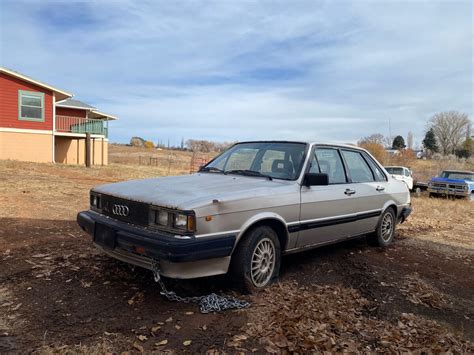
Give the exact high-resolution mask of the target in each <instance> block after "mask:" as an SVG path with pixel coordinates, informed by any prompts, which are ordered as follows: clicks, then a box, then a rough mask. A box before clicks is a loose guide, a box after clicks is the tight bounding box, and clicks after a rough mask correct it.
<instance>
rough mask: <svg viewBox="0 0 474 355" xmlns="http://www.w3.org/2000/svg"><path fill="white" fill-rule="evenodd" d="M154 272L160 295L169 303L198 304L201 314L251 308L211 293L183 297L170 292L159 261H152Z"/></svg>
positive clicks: (234, 299) (240, 302) (236, 300)
mask: <svg viewBox="0 0 474 355" xmlns="http://www.w3.org/2000/svg"><path fill="white" fill-rule="evenodd" d="M151 266H152V272H153V278H154V279H155V282H157V283H158V284H159V285H160V287H161V292H160V294H161V295H163V296H165V297H166V298H167V299H168V301H172V302H182V303H198V304H199V310H200V311H201V313H211V312H221V311H225V310H228V309H243V308H247V307H249V306H250V303H249V302H247V301H244V300H239V299H237V298H235V297H232V296H219V295H217V294H215V293H211V294H209V295H207V296H196V297H181V296H178V295H177V294H176V292H174V291H168V290H167V288H166V286H165V284H164V283H163V280H162V279H161V276H160V264H159V262H158V261H157V260H153V261H152V265H151Z"/></svg>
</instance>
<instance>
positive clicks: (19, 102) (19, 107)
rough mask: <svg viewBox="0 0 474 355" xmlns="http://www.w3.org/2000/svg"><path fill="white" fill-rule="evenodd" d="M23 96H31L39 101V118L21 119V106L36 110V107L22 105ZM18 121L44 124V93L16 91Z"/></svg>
mask: <svg viewBox="0 0 474 355" xmlns="http://www.w3.org/2000/svg"><path fill="white" fill-rule="evenodd" d="M24 95H25V96H33V97H37V98H40V99H41V117H22V116H21V107H22V106H26V107H35V108H38V106H28V105H22V103H21V99H22V97H23V96H24ZM18 119H19V120H20V121H33V122H44V93H42V92H36V91H26V90H18Z"/></svg>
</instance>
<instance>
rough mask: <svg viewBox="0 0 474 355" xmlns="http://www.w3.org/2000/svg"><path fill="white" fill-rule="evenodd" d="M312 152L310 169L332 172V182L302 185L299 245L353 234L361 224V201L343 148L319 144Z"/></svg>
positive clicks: (319, 242)
mask: <svg viewBox="0 0 474 355" xmlns="http://www.w3.org/2000/svg"><path fill="white" fill-rule="evenodd" d="M311 154H312V162H311V167H310V172H312V173H325V174H328V177H329V185H328V186H311V187H307V186H302V187H301V211H300V224H299V231H300V233H299V236H298V241H297V247H306V246H311V245H317V244H324V243H328V242H331V241H334V240H338V239H342V238H345V237H349V236H350V235H351V234H352V232H353V231H354V229H355V228H356V227H357V225H356V224H357V221H356V220H355V219H354V216H355V214H356V213H357V211H358V207H357V202H356V199H355V197H354V193H353V190H352V189H351V184H349V183H348V178H347V174H346V171H345V167H344V164H343V160H342V157H341V154H340V152H339V150H338V149H337V148H331V147H316V148H315V149H314V151H313V152H312V153H311Z"/></svg>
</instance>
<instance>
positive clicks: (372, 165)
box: [362, 153, 392, 181]
mask: <svg viewBox="0 0 474 355" xmlns="http://www.w3.org/2000/svg"><path fill="white" fill-rule="evenodd" d="M362 154H363V155H364V157H365V161H366V162H367V163H368V164H369V166H370V168H371V169H372V172H373V173H374V176H375V180H376V181H387V178H386V177H385V175H384V173H382V170H380V168H379V166H378V165H377V164H375V162H374V161H373V160H372V159H371V158H370V157H369V156H368V155H367V154H366V153H362ZM387 171H388V172H389V173H390V174H392V172H391V168H387Z"/></svg>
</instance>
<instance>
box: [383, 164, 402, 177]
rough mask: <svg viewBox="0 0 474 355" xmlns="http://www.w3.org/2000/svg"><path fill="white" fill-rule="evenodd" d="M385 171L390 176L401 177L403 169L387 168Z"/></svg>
mask: <svg viewBox="0 0 474 355" xmlns="http://www.w3.org/2000/svg"><path fill="white" fill-rule="evenodd" d="M385 170H387V173H389V174H391V175H403V168H394V167H390V166H387V167H386V168H385Z"/></svg>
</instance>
